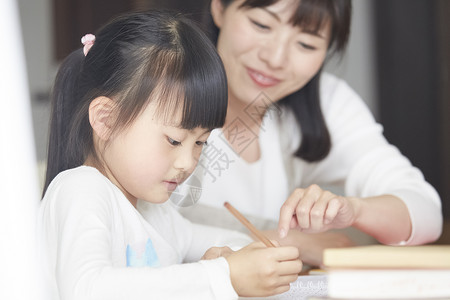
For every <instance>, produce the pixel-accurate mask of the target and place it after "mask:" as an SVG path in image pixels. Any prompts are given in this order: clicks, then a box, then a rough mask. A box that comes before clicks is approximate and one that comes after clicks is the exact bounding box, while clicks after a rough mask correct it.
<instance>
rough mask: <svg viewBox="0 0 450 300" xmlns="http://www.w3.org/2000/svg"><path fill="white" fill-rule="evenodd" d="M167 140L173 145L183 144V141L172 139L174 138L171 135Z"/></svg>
mask: <svg viewBox="0 0 450 300" xmlns="http://www.w3.org/2000/svg"><path fill="white" fill-rule="evenodd" d="M167 141H168V142H169V144H171V145H172V146H179V145H181V142H179V141H176V140H174V139H172V138H170V137H167Z"/></svg>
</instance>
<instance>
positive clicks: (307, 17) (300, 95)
mask: <svg viewBox="0 0 450 300" xmlns="http://www.w3.org/2000/svg"><path fill="white" fill-rule="evenodd" d="M220 1H221V2H222V5H223V7H225V8H226V7H227V6H228V5H230V4H231V3H232V2H233V1H234V0H220ZM277 1H279V0H246V1H244V2H243V3H242V5H241V6H240V7H241V8H254V7H267V6H270V5H272V4H274V3H276V2H277ZM351 13H352V5H351V0H300V1H299V4H298V6H297V9H296V11H295V12H294V13H293V16H292V19H291V20H290V21H291V22H292V24H293V25H294V26H300V27H302V28H303V29H306V30H308V31H309V32H312V33H317V32H318V31H319V30H320V29H321V27H322V26H323V25H324V24H325V23H326V22H330V28H331V35H330V43H329V47H328V49H329V55H332V54H334V53H335V52H339V53H342V52H343V51H344V50H345V47H346V45H347V42H348V39H349V35H350V24H351ZM203 21H204V24H203V26H204V28H205V30H206V31H207V32H208V33H209V34H210V38H211V40H212V41H213V43H215V44H217V38H218V35H219V29H218V28H217V27H216V26H215V25H214V22H213V21H212V17H211V16H210V15H208V17H207V18H205V20H203ZM321 73H322V69H320V71H319V72H318V73H317V74H316V75H315V76H314V77H313V78H312V79H311V80H310V81H309V82H308V83H307V84H306V85H305V86H304V87H303V88H301V89H300V90H298V91H296V92H294V93H292V94H290V95H288V96H286V97H285V98H283V99H281V100H280V102H279V104H280V105H282V106H286V107H288V108H289V109H290V110H292V112H293V113H294V115H295V118H296V120H297V123H298V124H299V125H300V128H301V132H302V139H301V141H302V142H301V144H300V146H299V148H298V149H297V150H296V152H295V156H297V157H299V158H302V159H304V160H306V161H309V162H314V161H320V160H322V159H323V158H325V157H326V156H327V155H328V153H329V152H330V149H331V139H330V134H329V132H328V128H327V125H326V123H325V120H324V117H323V114H322V110H321V107H320V93H319V87H320V86H319V82H320V75H321Z"/></svg>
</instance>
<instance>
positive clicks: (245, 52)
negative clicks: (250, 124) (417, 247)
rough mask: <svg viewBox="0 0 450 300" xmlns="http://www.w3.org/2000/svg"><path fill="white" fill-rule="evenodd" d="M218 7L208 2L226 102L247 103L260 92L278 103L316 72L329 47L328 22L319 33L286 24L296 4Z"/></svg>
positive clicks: (289, 0)
mask: <svg viewBox="0 0 450 300" xmlns="http://www.w3.org/2000/svg"><path fill="white" fill-rule="evenodd" d="M243 1H244V0H236V1H233V2H232V3H231V4H230V5H229V6H227V7H226V8H224V7H223V6H222V5H221V3H220V0H212V5H211V11H212V14H213V18H214V22H215V23H216V25H217V26H218V27H219V29H220V33H219V37H218V42H217V49H218V52H219V54H220V56H221V58H222V60H223V62H224V65H225V69H226V72H227V78H228V84H229V95H230V101H240V102H244V103H247V104H249V103H252V101H253V100H254V99H256V97H257V96H258V95H259V94H260V93H261V92H262V91H263V92H264V93H265V94H266V95H267V96H268V97H269V98H270V100H271V101H278V100H280V99H282V98H284V97H285V96H287V95H289V94H292V93H293V92H295V91H297V90H299V89H301V88H302V87H303V86H304V85H305V84H306V83H307V82H308V81H309V80H310V79H311V78H312V77H313V76H314V75H315V74H316V73H317V72H318V71H319V69H320V68H321V66H322V64H323V62H324V59H325V56H326V53H327V49H328V43H329V35H330V33H329V31H330V30H329V25H328V23H327V24H326V25H325V26H324V28H322V29H321V30H320V31H319V34H318V35H316V34H311V33H308V32H305V31H303V30H302V28H300V27H294V26H293V25H292V24H291V23H290V19H291V17H292V13H293V12H295V10H296V9H297V4H298V2H297V1H298V0H280V1H278V2H276V3H275V4H273V5H271V6H267V7H262V8H247V7H243V8H240V5H241V4H242V3H243Z"/></svg>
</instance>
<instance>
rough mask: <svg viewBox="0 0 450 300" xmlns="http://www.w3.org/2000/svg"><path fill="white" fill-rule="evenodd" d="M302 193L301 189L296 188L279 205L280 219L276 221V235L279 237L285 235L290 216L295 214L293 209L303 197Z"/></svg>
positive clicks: (288, 226)
mask: <svg viewBox="0 0 450 300" xmlns="http://www.w3.org/2000/svg"><path fill="white" fill-rule="evenodd" d="M303 193H304V190H303V189H296V190H295V191H294V192H293V193H292V194H291V195H290V196H289V198H288V199H287V200H286V201H285V202H284V204H283V206H281V209H280V220H279V221H278V235H279V236H280V238H284V237H286V235H287V233H288V231H289V228H290V224H291V220H292V216H294V215H295V210H296V208H297V205H298V203H299V202H300V200H301V199H302V198H303Z"/></svg>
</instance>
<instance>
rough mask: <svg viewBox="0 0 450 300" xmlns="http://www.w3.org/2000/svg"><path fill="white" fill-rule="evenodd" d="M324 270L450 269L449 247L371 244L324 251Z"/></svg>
mask: <svg viewBox="0 0 450 300" xmlns="http://www.w3.org/2000/svg"><path fill="white" fill-rule="evenodd" d="M323 264H324V265H325V267H327V268H409V269H411V268H428V269H429V268H438V269H450V245H422V246H386V245H371V246H359V247H349V248H330V249H325V250H324V252H323Z"/></svg>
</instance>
